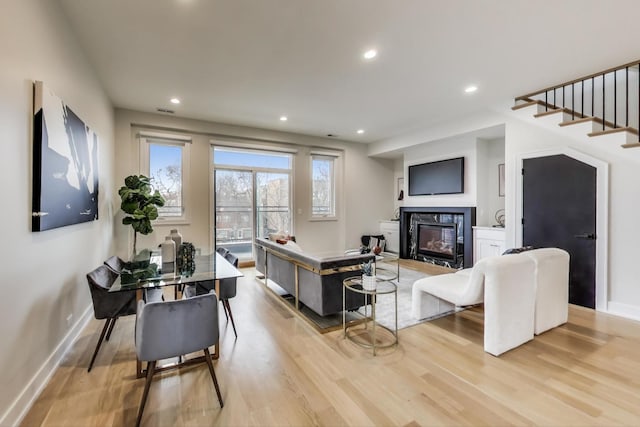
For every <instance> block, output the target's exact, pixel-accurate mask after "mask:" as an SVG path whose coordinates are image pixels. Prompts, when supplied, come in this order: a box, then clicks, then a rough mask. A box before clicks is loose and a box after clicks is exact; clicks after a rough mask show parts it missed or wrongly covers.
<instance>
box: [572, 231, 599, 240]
mask: <svg viewBox="0 0 640 427" xmlns="http://www.w3.org/2000/svg"><path fill="white" fill-rule="evenodd" d="M573 237H575V238H576V239H587V240H596V235H595V234H594V233H585V234H576V235H574V236H573Z"/></svg>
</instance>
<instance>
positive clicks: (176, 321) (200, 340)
mask: <svg viewBox="0 0 640 427" xmlns="http://www.w3.org/2000/svg"><path fill="white" fill-rule="evenodd" d="M218 336H219V333H218V299H217V297H216V294H215V293H214V292H210V293H208V294H206V295H200V296H195V297H192V298H186V299H181V300H175V301H163V302H151V303H145V302H143V301H140V302H138V316H137V318H136V353H137V355H138V359H139V360H141V361H145V362H148V363H147V380H146V383H145V385H144V392H143V394H142V401H141V402H140V409H139V410H138V419H137V421H136V425H140V421H141V420H142V413H143V411H144V406H145V403H146V402H147V396H148V394H149V387H150V386H151V380H152V378H153V374H154V373H155V368H156V362H157V361H158V360H161V359H167V358H170V357H177V356H182V355H185V354H188V353H193V352H195V351H199V350H200V351H204V354H205V359H206V362H207V365H208V366H209V373H210V374H211V379H212V380H213V385H214V386H215V389H216V394H217V395H218V401H219V402H220V408H222V407H223V406H224V403H223V402H222V395H221V394H220V387H219V386H218V380H217V378H216V373H215V370H214V369H213V363H212V362H211V354H210V353H209V347H210V346H212V345H214V344H215V343H216V342H217V341H218Z"/></svg>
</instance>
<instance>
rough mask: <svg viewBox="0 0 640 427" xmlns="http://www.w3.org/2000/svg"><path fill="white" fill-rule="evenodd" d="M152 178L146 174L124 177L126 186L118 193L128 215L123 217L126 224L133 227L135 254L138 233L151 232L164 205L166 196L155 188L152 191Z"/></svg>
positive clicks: (134, 253) (123, 208)
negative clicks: (152, 222)
mask: <svg viewBox="0 0 640 427" xmlns="http://www.w3.org/2000/svg"><path fill="white" fill-rule="evenodd" d="M151 191H152V188H151V182H150V179H149V178H147V177H146V176H144V175H130V176H128V177H126V178H125V179H124V186H122V187H120V190H119V191H118V194H119V195H120V199H121V200H122V203H121V204H120V208H121V209H122V210H123V211H124V213H126V214H127V215H126V216H125V217H124V218H123V219H122V223H123V224H124V225H130V226H131V228H133V256H134V257H135V256H136V255H137V252H136V242H137V238H138V233H140V234H144V235H147V234H151V233H152V232H153V226H152V225H151V221H153V220H155V219H157V218H158V207H162V206H164V198H163V197H162V195H161V194H160V193H159V192H158V190H155V191H154V192H153V193H152V192H151Z"/></svg>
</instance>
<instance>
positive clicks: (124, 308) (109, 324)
mask: <svg viewBox="0 0 640 427" xmlns="http://www.w3.org/2000/svg"><path fill="white" fill-rule="evenodd" d="M117 277H118V274H117V273H115V272H114V271H112V270H111V269H110V268H108V267H107V266H106V265H101V266H100V267H98V268H96V269H95V270H93V271H91V272H90V273H88V274H87V283H88V285H89V291H90V292H91V300H92V301H93V314H94V316H95V318H96V319H98V320H102V319H106V321H105V323H104V327H103V328H102V332H101V333H100V338H99V339H98V344H97V345H96V349H95V351H94V352H93V356H92V357H91V362H89V368H88V369H87V372H91V368H92V367H93V363H94V362H95V360H96V356H97V355H98V351H100V346H101V345H102V341H103V340H104V339H105V335H106V341H109V338H110V337H111V332H112V331H113V327H114V326H115V324H116V320H118V318H119V317H122V316H129V315H131V314H136V293H135V292H134V291H122V292H109V288H110V287H111V285H113V283H114V282H115V281H116V279H117Z"/></svg>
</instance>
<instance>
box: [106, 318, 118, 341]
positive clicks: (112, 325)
mask: <svg viewBox="0 0 640 427" xmlns="http://www.w3.org/2000/svg"><path fill="white" fill-rule="evenodd" d="M116 320H118V318H117V317H114V318H113V319H111V326H109V332H107V337H106V338H105V339H104V340H105V341H109V338H111V332H112V331H113V327H114V326H115V325H116Z"/></svg>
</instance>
